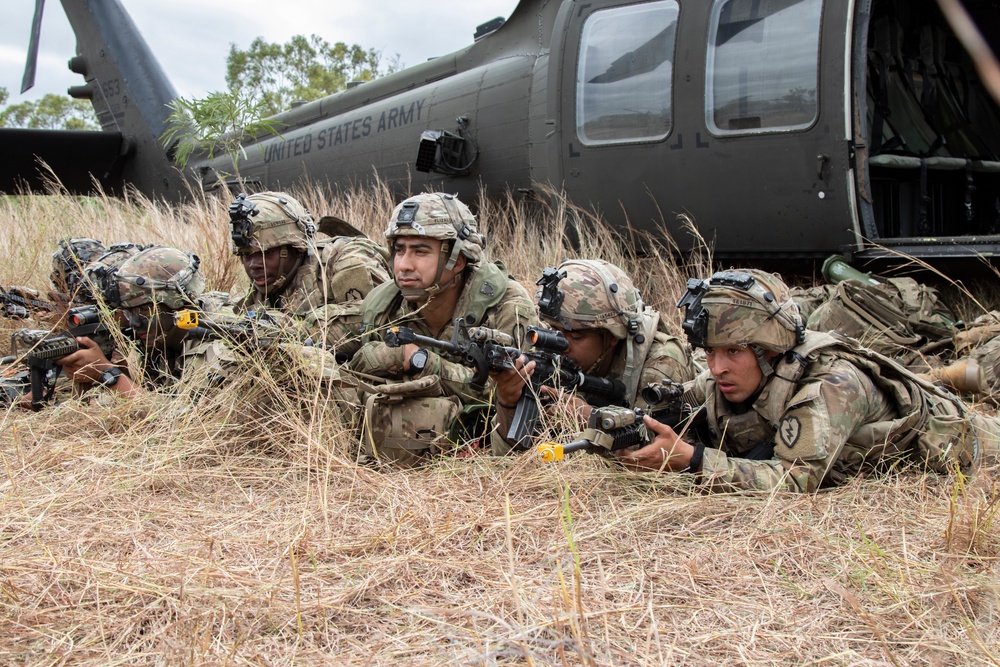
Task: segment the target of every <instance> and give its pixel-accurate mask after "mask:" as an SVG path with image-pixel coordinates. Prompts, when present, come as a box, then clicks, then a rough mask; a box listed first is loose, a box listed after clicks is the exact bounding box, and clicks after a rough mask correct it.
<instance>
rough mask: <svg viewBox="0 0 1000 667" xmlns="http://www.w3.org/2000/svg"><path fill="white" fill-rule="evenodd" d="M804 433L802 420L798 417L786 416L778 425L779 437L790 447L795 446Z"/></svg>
mask: <svg viewBox="0 0 1000 667" xmlns="http://www.w3.org/2000/svg"><path fill="white" fill-rule="evenodd" d="M801 435H802V422H800V421H799V418H798V417H785V418H784V419H782V420H781V424H780V425H779V426H778V437H779V438H781V442H783V443H785V445H787V446H788V447H794V446H795V443H797V442H798V441H799V436H801Z"/></svg>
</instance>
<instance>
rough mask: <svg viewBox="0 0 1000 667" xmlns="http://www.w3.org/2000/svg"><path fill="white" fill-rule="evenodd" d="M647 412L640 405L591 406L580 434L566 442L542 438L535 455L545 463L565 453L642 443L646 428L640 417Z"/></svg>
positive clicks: (603, 451)
mask: <svg viewBox="0 0 1000 667" xmlns="http://www.w3.org/2000/svg"><path fill="white" fill-rule="evenodd" d="M645 414H646V412H645V410H643V409H642V408H623V407H619V406H614V405H611V406H607V407H604V408H594V411H593V412H591V413H590V419H588V420H587V429H586V430H585V431H584V432H583V433H582V434H581V435H580V438H579V439H577V440H574V441H573V442H571V443H569V444H565V445H563V444H560V443H558V442H543V443H541V444H539V445H538V458H540V459H541V460H542V461H545V462H546V463H554V462H556V461H562V460H563V458H565V456H566V454H569V453H571V452H575V451H579V450H581V449H582V450H585V451H587V452H590V453H591V454H593V453H598V452H599V453H601V454H610V453H611V452H616V451H618V450H619V449H625V448H627V447H634V446H635V445H639V444H645V443H646V442H648V440H649V432H648V430H647V429H646V425H645V424H644V423H643V421H642V418H643V416H644V415H645Z"/></svg>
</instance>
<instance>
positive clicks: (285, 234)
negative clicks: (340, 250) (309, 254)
mask: <svg viewBox="0 0 1000 667" xmlns="http://www.w3.org/2000/svg"><path fill="white" fill-rule="evenodd" d="M229 225H230V237H231V239H232V242H233V253H234V254H240V253H245V252H250V251H252V252H267V251H268V250H270V249H271V248H277V247H280V246H292V247H293V248H297V249H299V250H302V251H308V250H309V248H310V247H311V246H312V244H313V238H314V237H315V236H316V224H315V222H314V221H313V217H312V214H310V213H309V211H307V210H306V208H305V207H304V206H303V205H302V204H300V203H299V201H298V200H297V199H295V198H293V197H291V196H290V195H288V194H286V193H284V192H258V193H256V194H252V195H250V196H247V195H245V194H239V195H237V196H236V199H235V200H234V201H233V203H232V204H230V205H229Z"/></svg>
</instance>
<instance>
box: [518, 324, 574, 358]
mask: <svg viewBox="0 0 1000 667" xmlns="http://www.w3.org/2000/svg"><path fill="white" fill-rule="evenodd" d="M528 342H529V343H531V344H532V345H534V346H535V348H536V349H539V350H544V351H545V352H565V351H566V350H568V349H569V341H568V340H566V337H565V336H563V335H562V332H561V331H556V330H555V329H543V328H542V327H528Z"/></svg>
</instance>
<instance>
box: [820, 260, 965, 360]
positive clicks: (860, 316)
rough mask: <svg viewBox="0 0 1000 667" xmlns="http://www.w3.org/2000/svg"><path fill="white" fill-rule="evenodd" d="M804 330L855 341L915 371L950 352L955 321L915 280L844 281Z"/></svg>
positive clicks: (933, 292) (929, 289) (930, 290)
mask: <svg viewBox="0 0 1000 667" xmlns="http://www.w3.org/2000/svg"><path fill="white" fill-rule="evenodd" d="M806 328H808V329H811V330H813V331H836V332H839V333H841V334H843V335H845V336H850V337H851V338H855V339H857V340H858V341H860V342H861V343H863V344H864V345H865V346H867V347H870V348H871V349H873V350H875V351H876V352H878V353H880V354H884V355H886V356H889V357H892V358H893V359H896V360H897V361H899V362H900V363H902V364H903V365H904V366H906V367H907V368H909V369H910V370H913V371H915V372H922V371H925V370H927V369H928V368H929V367H933V366H936V365H938V364H939V363H940V362H939V361H937V360H934V359H931V358H930V357H932V356H936V355H937V354H939V353H940V352H942V351H945V350H946V349H948V348H950V347H951V345H950V343H951V338H952V336H953V335H954V333H955V318H954V315H953V314H952V313H951V311H950V309H949V308H948V307H947V305H945V304H944V303H943V302H942V300H941V299H940V297H939V296H938V293H937V290H935V289H934V288H933V287H928V286H927V285H923V284H921V283H918V282H917V281H916V280H914V279H913V278H878V279H877V280H876V279H874V278H868V279H866V280H863V281H862V280H858V279H849V280H842V281H840V282H839V283H837V284H836V285H835V286H832V290H831V293H830V297H829V299H828V300H827V301H826V302H825V303H822V304H820V305H819V306H817V307H816V308H815V309H814V310H813V311H812V313H811V314H810V315H809V317H808V320H807V324H806Z"/></svg>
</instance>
